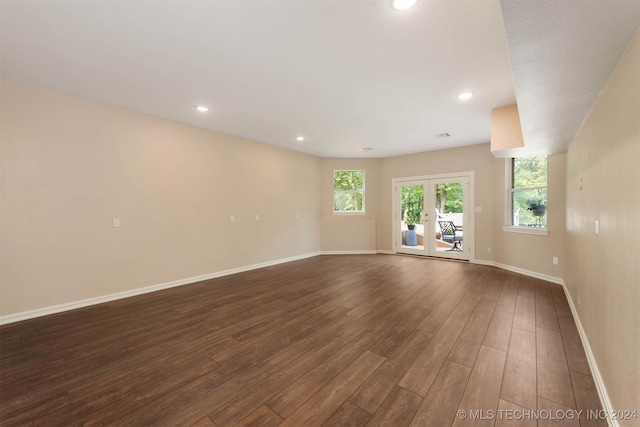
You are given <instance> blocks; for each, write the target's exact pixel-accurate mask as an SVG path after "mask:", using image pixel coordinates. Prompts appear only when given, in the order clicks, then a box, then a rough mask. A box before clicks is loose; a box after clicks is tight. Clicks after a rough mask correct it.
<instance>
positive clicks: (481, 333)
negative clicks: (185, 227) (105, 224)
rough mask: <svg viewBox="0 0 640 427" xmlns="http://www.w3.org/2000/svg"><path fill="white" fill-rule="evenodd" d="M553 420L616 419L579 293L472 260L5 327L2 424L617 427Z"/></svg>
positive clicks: (295, 279)
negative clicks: (572, 298) (595, 415)
mask: <svg viewBox="0 0 640 427" xmlns="http://www.w3.org/2000/svg"><path fill="white" fill-rule="evenodd" d="M542 409H545V410H554V411H555V410H559V409H562V410H574V411H575V410H585V411H586V410H588V409H593V410H600V409H602V408H601V406H600V402H599V401H598V394H597V391H596V388H595V385H594V381H593V378H592V377H591V372H590V371H589V366H588V363H587V359H586V357H585V354H584V351H583V349H582V346H581V343H580V337H579V335H578V332H577V329H576V326H575V323H574V321H573V319H572V317H571V312H570V310H569V306H568V304H567V301H566V299H565V296H564V293H563V292H562V288H561V287H560V286H557V285H554V284H551V283H546V282H542V281H539V280H535V279H532V278H530V277H526V276H521V275H518V274H515V273H510V272H507V271H503V270H499V269H496V268H492V267H486V266H479V265H472V264H468V263H464V262H453V261H446V260H437V259H428V258H418V257H408V256H392V255H354V256H318V257H314V258H309V259H305V260H301V261H296V262H291V263H287V264H282V265H278V266H273V267H269V268H264V269H260V270H254V271H250V272H246V273H241V274H236V275H233V276H227V277H222V278H218V279H214V280H208V281H205V282H200V283H196V284H192V285H188V286H182V287H179V288H173V289H169V290H165V291H161V292H156V293H152V294H146V295H141V296H137V297H133V298H128V299H124V300H119V301H115V302H111V303H106V304H101V305H97V306H93V307H88V308H84V309H79V310H75V311H71V312H67V313H62V314H57V315H52V316H47V317H43V318H38V319H33V320H28V321H24V322H20V323H15V324H10V325H5V326H3V327H0V425H2V426H41V425H44V426H79V425H83V426H91V425H97V426H105V425H113V426H218V427H223V426H235V425H239V426H277V425H283V426H365V425H367V426H382V425H387V426H394V427H398V426H452V425H455V426H459V425H483V426H485V425H487V426H493V425H496V426H508V425H514V426H515V425H527V426H536V425H537V426H544V425H556V424H557V425H582V426H585V425H589V426H591V425H606V423H605V422H604V421H603V420H593V419H587V418H586V416H583V418H582V419H574V420H565V421H564V423H563V422H561V421H562V420H549V419H545V420H540V421H537V420H536V419H533V420H532V419H531V417H532V416H533V415H531V414H529V417H528V418H525V419H522V417H523V416H525V415H526V414H525V411H530V410H542ZM459 411H465V415H467V417H466V418H463V417H461V416H459V415H458V412H459ZM474 411H475V412H474ZM481 411H482V412H481ZM492 414H493V415H492ZM517 417H521V419H517Z"/></svg>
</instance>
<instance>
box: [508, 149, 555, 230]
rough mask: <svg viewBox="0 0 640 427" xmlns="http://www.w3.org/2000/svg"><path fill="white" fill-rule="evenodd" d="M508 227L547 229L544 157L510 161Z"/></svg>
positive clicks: (545, 162)
mask: <svg viewBox="0 0 640 427" xmlns="http://www.w3.org/2000/svg"><path fill="white" fill-rule="evenodd" d="M509 206H510V210H511V215H510V217H511V220H510V224H509V225H511V226H513V227H531V228H537V229H540V228H546V227H547V157H546V156H539V157H526V158H515V159H511V189H510V203H509Z"/></svg>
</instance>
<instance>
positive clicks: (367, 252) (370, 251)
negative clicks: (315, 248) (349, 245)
mask: <svg viewBox="0 0 640 427" xmlns="http://www.w3.org/2000/svg"><path fill="white" fill-rule="evenodd" d="M377 253H378V251H377V250H375V249H362V250H355V251H320V255H375V254H377Z"/></svg>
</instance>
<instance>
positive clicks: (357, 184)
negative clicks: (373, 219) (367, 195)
mask: <svg viewBox="0 0 640 427" xmlns="http://www.w3.org/2000/svg"><path fill="white" fill-rule="evenodd" d="M333 212H334V213H364V171H345V170H341V171H334V172H333Z"/></svg>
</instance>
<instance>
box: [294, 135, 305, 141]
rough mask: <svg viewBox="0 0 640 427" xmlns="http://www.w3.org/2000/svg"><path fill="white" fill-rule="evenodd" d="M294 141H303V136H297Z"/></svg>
mask: <svg viewBox="0 0 640 427" xmlns="http://www.w3.org/2000/svg"><path fill="white" fill-rule="evenodd" d="M296 141H304V136H298V137H296Z"/></svg>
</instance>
